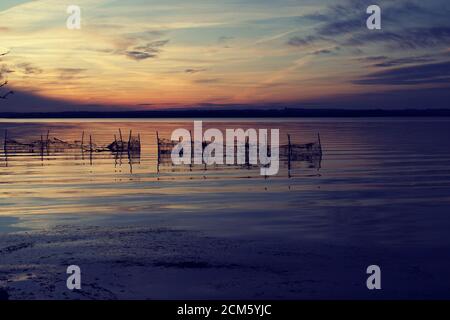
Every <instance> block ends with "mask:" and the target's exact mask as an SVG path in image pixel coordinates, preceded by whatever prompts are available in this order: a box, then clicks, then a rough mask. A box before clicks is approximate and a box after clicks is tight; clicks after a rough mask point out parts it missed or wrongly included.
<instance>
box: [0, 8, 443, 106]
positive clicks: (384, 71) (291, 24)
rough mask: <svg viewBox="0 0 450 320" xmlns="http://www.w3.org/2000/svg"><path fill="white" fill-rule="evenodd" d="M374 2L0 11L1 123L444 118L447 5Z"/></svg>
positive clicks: (15, 9)
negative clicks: (316, 111)
mask: <svg viewBox="0 0 450 320" xmlns="http://www.w3.org/2000/svg"><path fill="white" fill-rule="evenodd" d="M374 3H375V2H374V1H364V0H349V1H345V0H344V1H336V0H315V1H313V0H297V1H294V0H278V1H268V0H222V1H217V0H191V1H184V0H128V1H123V0H96V1H92V0H89V1H87V0H70V1H65V0H35V1H25V0H21V1H19V0H1V2H0V34H1V42H0V53H2V52H7V51H10V52H9V54H8V55H6V56H4V57H2V59H1V61H0V77H1V78H2V80H5V79H7V80H8V81H9V86H10V89H11V90H14V91H15V92H16V94H15V95H14V96H10V97H9V98H8V100H0V111H59V110H61V111H65V110H73V109H75V110H94V109H95V110H97V109H99V108H102V107H103V106H104V107H107V108H115V107H118V108H128V109H153V108H166V107H205V106H207V107H211V106H214V107H232V106H233V107H236V106H239V107H242V106H247V107H271V106H272V107H273V106H276V107H295V106H298V107H349V108H358V107H359V108H374V107H377V108H378V107H379V108H396V107H401V108H405V107H411V108H442V107H449V106H450V104H449V98H450V95H449V83H450V2H449V1H448V0H429V1H426V2H425V1H413V0H399V1H376V3H377V4H378V5H380V7H381V8H382V30H368V29H367V28H366V18H367V17H368V15H367V14H366V8H367V6H368V5H370V4H374ZM69 5H78V6H80V7H81V10H82V27H81V30H69V29H67V28H66V19H67V17H68V16H69V14H67V13H66V9H67V7H68V6H69Z"/></svg>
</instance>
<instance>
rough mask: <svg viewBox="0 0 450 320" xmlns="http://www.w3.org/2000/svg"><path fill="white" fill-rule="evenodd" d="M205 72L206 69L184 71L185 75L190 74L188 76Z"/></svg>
mask: <svg viewBox="0 0 450 320" xmlns="http://www.w3.org/2000/svg"><path fill="white" fill-rule="evenodd" d="M204 71H206V69H194V68H192V69H186V70H184V72H185V73H190V74H194V73H199V72H204Z"/></svg>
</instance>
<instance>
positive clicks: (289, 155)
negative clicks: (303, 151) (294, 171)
mask: <svg viewBox="0 0 450 320" xmlns="http://www.w3.org/2000/svg"><path fill="white" fill-rule="evenodd" d="M287 138H288V175H289V178H290V177H291V154H292V149H291V135H290V134H288V135H287Z"/></svg>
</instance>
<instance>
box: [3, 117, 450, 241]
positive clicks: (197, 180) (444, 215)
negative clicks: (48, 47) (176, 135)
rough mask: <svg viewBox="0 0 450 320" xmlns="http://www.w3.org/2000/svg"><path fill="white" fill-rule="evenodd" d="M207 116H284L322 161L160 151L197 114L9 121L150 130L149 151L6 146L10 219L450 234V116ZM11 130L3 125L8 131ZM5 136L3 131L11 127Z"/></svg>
mask: <svg viewBox="0 0 450 320" xmlns="http://www.w3.org/2000/svg"><path fill="white" fill-rule="evenodd" d="M204 124H205V126H206V127H217V128H221V129H225V128H238V127H243V128H247V127H254V128H280V133H281V139H282V141H283V143H285V142H286V140H287V139H286V135H287V134H288V133H289V134H290V135H291V137H292V140H293V141H294V142H295V143H307V142H313V141H315V140H316V136H317V133H319V132H320V135H321V140H322V147H323V153H324V154H323V158H322V161H321V162H320V163H317V162H316V163H309V162H308V161H298V162H296V163H294V164H293V165H292V167H291V171H290V172H288V170H287V163H285V162H283V163H282V167H281V170H280V173H279V174H278V175H277V176H275V177H269V178H265V177H262V176H260V175H259V170H257V169H253V168H236V167H235V168H208V169H207V170H204V168H202V167H200V168H192V169H190V168H173V167H171V166H166V165H164V164H160V165H159V166H158V161H157V156H156V153H157V152H156V131H158V133H159V136H160V137H165V138H170V135H171V132H172V131H173V130H174V129H176V128H187V129H189V128H191V127H192V121H189V120H173V119H170V120H157V121H129V122H128V121H104V120H103V121H98V120H90V121H86V120H66V121H64V122H58V121H50V120H49V121H27V122H21V123H19V122H14V121H3V122H0V130H1V132H3V131H4V130H5V129H8V134H9V137H10V138H11V139H16V140H19V141H30V140H39V139H40V135H41V134H43V135H44V136H45V135H46V132H47V130H50V137H58V138H59V139H62V140H69V141H73V140H80V139H81V133H82V132H83V131H85V133H86V135H89V134H91V135H92V138H93V141H94V143H96V144H102V145H105V144H108V143H110V142H112V141H114V134H116V135H118V133H117V130H118V129H119V128H121V130H122V132H123V135H124V136H125V137H127V136H128V132H129V130H130V129H132V130H133V132H134V133H140V135H141V139H142V144H143V145H142V151H141V155H140V157H137V158H132V159H129V158H128V157H127V156H123V157H117V156H116V155H114V154H112V153H108V152H106V153H94V154H92V155H91V154H90V153H82V152H81V151H71V152H64V153H57V154H51V153H50V154H46V153H44V154H40V152H35V153H28V154H21V153H9V154H7V155H5V154H4V152H3V147H2V148H1V153H0V231H13V230H17V229H23V228H40V227H43V226H47V225H55V224H70V223H86V224H141V223H147V224H151V225H153V224H154V225H166V226H173V227H180V228H191V229H195V230H203V231H210V232H214V233H216V234H223V235H229V236H242V237H255V236H264V237H282V238H286V239H308V240H313V241H325V242H333V243H343V244H346V243H358V244H361V245H364V244H367V245H373V244H379V245H389V246H433V245H436V244H439V245H442V246H446V245H449V244H450V236H449V234H450V233H449V232H448V230H450V216H449V214H450V212H449V210H448V208H449V204H450V148H449V147H450V141H449V140H448V137H450V120H442V119H441V120H439V119H386V118H382V119H307V120H270V121H269V120H258V121H251V120H245V121H241V120H226V121H224V120H220V121H214V120H205V122H204ZM2 136H3V133H2ZM1 140H2V142H1V144H2V145H3V139H1Z"/></svg>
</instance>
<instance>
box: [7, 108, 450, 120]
mask: <svg viewBox="0 0 450 320" xmlns="http://www.w3.org/2000/svg"><path fill="white" fill-rule="evenodd" d="M344 117H345V118H370V117H450V109H423V110H418V109H399V110H385V109H370V110H349V109H315V110H311V109H279V110H278V109H277V110H275V109H268V110H251V109H245V110H149V111H118V112H103V111H92V112H84V111H80V112H76V111H73V112H72V111H71V112H33V113H0V118H1V119H71V118H72V119H73V118H76V119H93V118H94V119H111V118H113V119H121V118H122V119H142V118H146V119H158V118H344Z"/></svg>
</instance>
